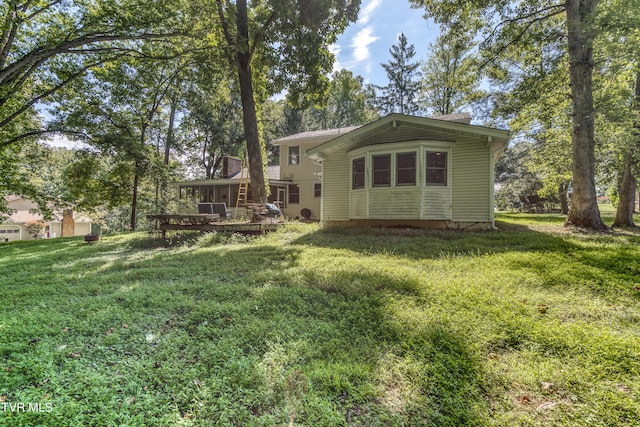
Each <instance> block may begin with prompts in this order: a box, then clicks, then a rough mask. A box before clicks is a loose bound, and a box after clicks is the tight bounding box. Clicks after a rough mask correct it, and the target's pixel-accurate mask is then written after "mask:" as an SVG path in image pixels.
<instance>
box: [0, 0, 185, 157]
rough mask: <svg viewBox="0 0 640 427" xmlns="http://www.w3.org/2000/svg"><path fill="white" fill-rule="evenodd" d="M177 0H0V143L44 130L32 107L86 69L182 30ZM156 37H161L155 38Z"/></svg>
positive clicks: (182, 17) (137, 51) (138, 50)
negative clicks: (25, 0) (21, 0)
mask: <svg viewBox="0 0 640 427" xmlns="http://www.w3.org/2000/svg"><path fill="white" fill-rule="evenodd" d="M180 3H181V2H180V0H177V1H164V2H162V4H159V3H157V2H155V1H131V0H104V1H93V0H88V1H79V2H78V1H69V0H63V1H54V2H42V1H36V2H19V1H13V0H11V1H6V2H2V3H1V4H0V29H1V32H0V35H1V37H0V39H1V40H2V43H0V136H2V139H1V142H0V147H5V146H6V145H9V144H12V143H14V142H17V141H21V139H22V138H24V137H29V136H32V135H38V134H39V133H41V132H42V131H43V129H42V127H40V126H39V123H37V122H35V121H34V120H33V117H34V116H35V113H34V109H33V107H34V106H35V105H36V104H38V103H43V102H48V101H50V98H49V97H50V96H51V95H53V94H56V93H57V92H58V91H60V90H61V89H63V88H65V87H66V86H67V85H68V84H69V83H70V82H72V81H73V80H74V79H76V78H78V77H80V76H82V75H83V74H84V73H85V72H86V71H88V70H91V69H93V68H95V67H97V66H100V65H101V64H106V63H109V62H111V61H113V60H115V59H117V58H121V57H123V56H135V55H140V56H144V55H146V54H148V51H147V52H146V53H143V52H142V50H143V49H142V45H143V43H142V42H141V41H142V40H147V43H146V45H149V44H154V43H156V42H158V40H159V39H164V40H167V39H168V38H170V37H171V36H174V35H175V34H176V33H178V32H181V33H184V31H183V30H184V29H185V28H188V25H189V23H188V19H186V18H187V17H186V16H185V15H184V14H181V13H180V10H181V8H180V7H179V5H180ZM159 44H162V42H160V43H159Z"/></svg>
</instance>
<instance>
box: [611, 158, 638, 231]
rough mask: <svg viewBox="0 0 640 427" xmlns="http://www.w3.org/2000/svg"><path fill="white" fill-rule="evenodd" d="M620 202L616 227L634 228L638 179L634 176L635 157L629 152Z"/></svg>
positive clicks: (619, 189)
mask: <svg viewBox="0 0 640 427" xmlns="http://www.w3.org/2000/svg"><path fill="white" fill-rule="evenodd" d="M618 193H619V194H620V200H619V201H618V209H617V211H616V219H615V220H614V222H613V226H614V227H633V226H634V225H635V224H634V223H633V210H634V208H635V202H636V200H635V199H636V197H635V196H636V177H635V176H633V156H632V155H631V152H627V154H626V155H625V162H624V174H623V176H622V182H621V183H620V186H619V187H618Z"/></svg>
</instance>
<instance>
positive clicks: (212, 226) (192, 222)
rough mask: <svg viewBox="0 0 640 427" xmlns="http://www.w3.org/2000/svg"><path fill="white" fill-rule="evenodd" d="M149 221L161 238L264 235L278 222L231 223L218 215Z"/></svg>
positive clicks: (278, 223) (173, 216)
mask: <svg viewBox="0 0 640 427" xmlns="http://www.w3.org/2000/svg"><path fill="white" fill-rule="evenodd" d="M147 218H148V219H150V220H157V221H158V229H159V230H160V231H161V232H162V237H166V234H167V231H170V230H173V231H217V232H219V233H240V234H251V235H256V234H265V233H268V232H271V231H276V230H277V229H278V227H280V226H282V223H280V222H232V221H224V220H222V221H221V220H220V215H218V214H191V215H147Z"/></svg>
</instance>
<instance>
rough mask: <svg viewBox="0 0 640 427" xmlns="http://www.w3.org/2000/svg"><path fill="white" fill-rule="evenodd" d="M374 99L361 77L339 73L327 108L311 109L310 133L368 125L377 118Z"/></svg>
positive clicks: (308, 127) (332, 86) (335, 78)
mask: <svg viewBox="0 0 640 427" xmlns="http://www.w3.org/2000/svg"><path fill="white" fill-rule="evenodd" d="M372 97H373V93H371V90H370V87H368V86H365V84H364V79H363V78H362V76H354V75H353V73H352V72H351V71H348V70H340V71H336V72H334V73H333V75H332V79H331V82H330V86H329V96H328V101H327V105H326V106H325V107H315V108H311V109H310V110H309V112H308V114H307V116H311V117H310V119H308V120H307V123H306V126H305V127H306V129H308V130H315V129H336V128H342V127H349V126H357V125H363V124H366V123H369V122H371V121H373V120H375V119H376V118H378V115H377V112H376V111H375V108H374V107H373V106H371V105H370V103H369V101H370V99H372ZM290 134H291V133H290ZM290 134H289V135H290Z"/></svg>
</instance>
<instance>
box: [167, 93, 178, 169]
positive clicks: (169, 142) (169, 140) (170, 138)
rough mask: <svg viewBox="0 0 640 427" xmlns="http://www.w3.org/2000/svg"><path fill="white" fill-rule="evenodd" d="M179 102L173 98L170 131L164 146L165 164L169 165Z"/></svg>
mask: <svg viewBox="0 0 640 427" xmlns="http://www.w3.org/2000/svg"><path fill="white" fill-rule="evenodd" d="M177 105H178V100H177V99H176V97H173V98H171V111H170V112H169V129H167V140H166V142H165V144H164V164H165V165H169V157H170V155H171V148H172V147H173V141H174V129H173V128H174V124H175V120H176V110H177Z"/></svg>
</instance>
